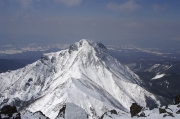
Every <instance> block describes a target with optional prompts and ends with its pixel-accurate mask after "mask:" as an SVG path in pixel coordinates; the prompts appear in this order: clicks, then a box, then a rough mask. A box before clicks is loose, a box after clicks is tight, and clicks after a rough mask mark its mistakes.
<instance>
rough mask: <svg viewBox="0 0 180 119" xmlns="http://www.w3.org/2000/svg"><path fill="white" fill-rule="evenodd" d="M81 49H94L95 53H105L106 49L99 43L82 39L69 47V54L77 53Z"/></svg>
mask: <svg viewBox="0 0 180 119" xmlns="http://www.w3.org/2000/svg"><path fill="white" fill-rule="evenodd" d="M81 48H84V49H85V48H86V49H87V50H90V48H94V50H96V51H97V52H101V53H103V52H107V48H106V47H105V46H104V45H103V44H102V43H100V42H94V41H92V40H87V39H82V40H80V41H79V42H76V43H75V44H73V45H70V47H69V53H72V52H73V51H78V50H80V49H81Z"/></svg>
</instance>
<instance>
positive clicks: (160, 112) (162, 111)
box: [159, 108, 167, 114]
mask: <svg viewBox="0 0 180 119" xmlns="http://www.w3.org/2000/svg"><path fill="white" fill-rule="evenodd" d="M162 113H167V111H166V109H161V108H159V114H162Z"/></svg>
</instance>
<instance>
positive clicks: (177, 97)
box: [174, 95, 180, 105]
mask: <svg viewBox="0 0 180 119" xmlns="http://www.w3.org/2000/svg"><path fill="white" fill-rule="evenodd" d="M174 102H175V105H177V104H180V95H177V96H176V97H175V99H174Z"/></svg>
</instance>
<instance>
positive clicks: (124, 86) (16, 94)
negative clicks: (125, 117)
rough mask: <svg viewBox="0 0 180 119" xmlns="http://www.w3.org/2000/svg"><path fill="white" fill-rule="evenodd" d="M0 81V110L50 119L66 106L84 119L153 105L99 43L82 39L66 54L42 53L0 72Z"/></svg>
mask: <svg viewBox="0 0 180 119" xmlns="http://www.w3.org/2000/svg"><path fill="white" fill-rule="evenodd" d="M0 82H1V83H0V96H1V97H0V106H2V105H4V104H6V103H7V104H13V105H15V106H17V107H18V108H19V110H30V111H31V112H37V111H41V112H43V113H44V114H45V115H46V116H48V117H50V118H51V119H54V118H56V116H57V115H58V113H59V110H60V109H61V108H62V107H63V106H64V105H66V104H71V106H72V105H76V106H77V107H78V109H79V108H80V109H82V110H84V112H85V113H87V115H88V118H89V119H92V118H94V119H98V118H99V117H100V116H101V115H102V114H103V113H104V112H106V111H107V110H111V109H116V110H119V111H120V110H121V111H124V112H128V111H129V107H130V105H131V104H132V103H133V102H136V103H138V104H140V105H142V106H147V100H150V101H152V102H154V103H155V104H159V103H158V101H157V99H156V96H154V95H153V94H151V93H149V92H148V91H146V90H145V89H143V88H142V87H141V86H140V85H139V84H140V82H139V78H138V76H137V75H136V74H134V73H133V72H132V71H131V70H130V69H129V68H128V67H126V66H123V65H122V64H121V63H119V62H118V61H117V60H116V59H115V58H113V57H112V56H111V55H109V54H108V52H107V49H106V47H105V46H104V45H103V44H102V43H100V42H94V41H90V40H85V39H83V40H80V41H79V42H77V43H75V44H74V45H71V46H70V47H69V49H67V50H62V51H59V52H55V53H47V54H44V55H43V56H42V57H41V59H40V60H38V61H36V62H34V63H33V64H30V65H27V66H26V67H24V68H22V69H18V70H15V71H11V72H6V73H2V74H0ZM67 107H68V105H67ZM67 109H68V108H67ZM84 112H83V113H84Z"/></svg>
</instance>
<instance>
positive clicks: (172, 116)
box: [103, 105, 180, 119]
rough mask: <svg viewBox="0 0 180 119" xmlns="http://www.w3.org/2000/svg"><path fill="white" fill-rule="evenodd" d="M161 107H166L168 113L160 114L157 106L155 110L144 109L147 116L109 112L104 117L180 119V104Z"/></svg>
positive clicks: (112, 118)
mask: <svg viewBox="0 0 180 119" xmlns="http://www.w3.org/2000/svg"><path fill="white" fill-rule="evenodd" d="M161 109H165V110H166V113H161V114H160V112H159V109H158V108H155V109H153V110H148V109H146V110H144V111H142V112H143V113H144V114H145V117H138V116H134V117H131V116H130V115H127V114H120V113H118V114H112V113H110V112H107V113H106V115H104V117H103V119H136V118H137V119H180V105H179V106H178V105H169V106H168V107H165V106H163V107H161ZM142 112H140V113H142ZM177 112H178V113H177Z"/></svg>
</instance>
